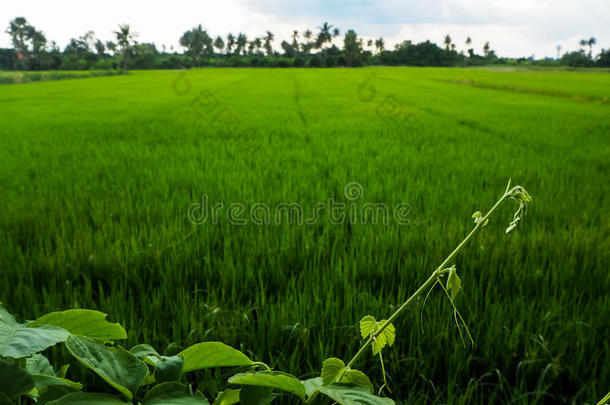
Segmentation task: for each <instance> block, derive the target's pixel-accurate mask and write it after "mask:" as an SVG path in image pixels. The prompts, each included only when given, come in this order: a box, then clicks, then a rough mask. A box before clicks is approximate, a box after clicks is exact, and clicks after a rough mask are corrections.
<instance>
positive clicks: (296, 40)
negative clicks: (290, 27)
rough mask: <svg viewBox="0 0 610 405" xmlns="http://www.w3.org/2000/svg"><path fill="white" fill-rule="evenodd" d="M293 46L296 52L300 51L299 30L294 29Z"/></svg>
mask: <svg viewBox="0 0 610 405" xmlns="http://www.w3.org/2000/svg"><path fill="white" fill-rule="evenodd" d="M292 48H293V49H294V51H295V52H297V53H298V52H299V31H297V30H294V31H292Z"/></svg>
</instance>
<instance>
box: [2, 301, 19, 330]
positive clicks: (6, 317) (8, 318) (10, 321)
mask: <svg viewBox="0 0 610 405" xmlns="http://www.w3.org/2000/svg"><path fill="white" fill-rule="evenodd" d="M0 322H2V323H6V324H7V325H16V324H17V321H16V320H15V317H14V316H13V315H11V314H10V313H9V312H8V311H7V310H6V308H4V307H3V306H2V304H0Z"/></svg>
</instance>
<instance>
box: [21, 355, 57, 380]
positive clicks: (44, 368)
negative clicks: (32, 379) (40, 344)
mask: <svg viewBox="0 0 610 405" xmlns="http://www.w3.org/2000/svg"><path fill="white" fill-rule="evenodd" d="M25 371H27V372H28V373H30V374H41V375H52V376H55V370H54V369H53V366H51V363H49V359H47V358H46V357H45V356H43V355H42V354H38V353H37V354H34V355H32V357H28V359H27V360H26V363H25Z"/></svg>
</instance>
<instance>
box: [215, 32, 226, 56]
mask: <svg viewBox="0 0 610 405" xmlns="http://www.w3.org/2000/svg"><path fill="white" fill-rule="evenodd" d="M224 47H225V41H223V39H222V37H221V36H220V35H219V36H217V37H216V39H215V40H214V48H216V49H218V53H221V52H222V50H223V49H224Z"/></svg>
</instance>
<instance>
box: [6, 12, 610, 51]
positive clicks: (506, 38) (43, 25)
mask: <svg viewBox="0 0 610 405" xmlns="http://www.w3.org/2000/svg"><path fill="white" fill-rule="evenodd" d="M4 3H5V4H3V5H2V7H1V8H0V23H3V24H5V25H8V21H9V20H10V19H12V18H13V17H15V16H25V17H26V18H27V19H28V20H29V21H30V22H31V23H32V24H34V25H35V26H36V27H38V28H39V29H41V30H42V31H44V32H45V34H46V35H47V38H49V39H50V40H55V41H56V42H57V43H58V44H59V45H60V46H62V47H63V46H64V45H65V44H66V43H67V42H68V41H69V39H70V38H71V37H78V36H82V35H83V34H84V33H85V32H86V31H88V30H93V31H95V33H96V34H97V36H98V37H99V38H101V39H103V40H110V39H112V31H113V30H114V29H115V28H116V26H117V24H119V23H129V24H131V25H132V26H133V28H134V29H135V31H137V32H138V33H139V40H140V41H143V42H154V43H156V44H157V45H158V46H161V45H166V46H167V47H168V48H169V47H170V46H174V47H175V48H179V46H178V38H179V37H180V35H181V34H182V32H184V31H185V30H186V29H189V28H191V27H193V26H195V25H197V24H202V25H203V26H204V27H205V28H207V29H208V31H209V32H211V33H212V34H213V35H217V34H221V35H223V36H225V35H226V34H227V33H229V32H233V33H236V32H238V31H243V32H245V33H246V34H248V36H250V37H254V36H257V35H259V36H260V35H262V34H263V33H264V32H265V31H266V30H271V31H273V32H274V33H275V34H276V38H279V39H280V40H281V39H288V37H289V36H290V35H291V33H292V31H293V30H294V29H297V30H299V31H300V32H302V31H303V30H305V29H306V28H310V29H312V30H313V31H314V32H315V28H316V27H317V26H319V25H321V24H322V23H323V22H324V21H328V22H329V23H330V24H333V25H334V26H336V27H338V28H339V29H340V30H341V32H344V31H346V30H347V29H348V28H352V29H355V30H356V31H357V32H358V34H359V35H361V36H363V37H364V38H366V39H368V38H375V37H379V36H383V37H384V38H385V40H386V44H388V47H391V46H393V45H394V44H395V43H397V42H400V41H403V40H407V39H410V40H413V41H423V40H425V39H430V40H432V41H433V42H437V43H439V44H440V43H442V40H443V38H444V36H445V35H446V34H449V35H450V36H451V37H452V38H453V40H454V42H455V43H456V45H457V47H458V50H464V49H465V48H466V45H465V44H464V42H465V40H466V37H467V36H470V37H472V39H473V47H474V48H476V49H477V51H478V52H481V48H482V46H483V44H484V43H485V41H490V43H491V46H492V48H493V49H495V50H496V52H497V53H498V54H499V55H501V56H530V55H535V56H536V57H544V56H553V57H554V56H555V55H556V46H557V45H561V46H562V47H563V51H566V50H574V49H577V48H578V42H579V40H580V39H582V38H589V37H591V36H594V37H595V38H597V40H598V44H597V45H596V46H595V48H594V53H595V51H596V50H597V51H599V50H600V49H601V48H610V0H579V1H566V0H426V1H413V0H402V1H398V0H378V1H373V0H336V1H320V0H311V1H307V2H305V1H293V0H249V1H248V0H223V1H220V2H219V1H214V2H213V1H207V0H206V1H201V0H173V1H171V2H165V1H143V0H131V1H127V0H106V1H104V2H99V3H97V4H98V5H93V4H96V3H91V2H83V1H82V0H81V1H78V0H57V1H48V0H20V1H10V2H4ZM3 31H4V30H3ZM279 42H280V41H276V44H275V47H276V48H278V49H279ZM9 44H10V39H9V37H8V35H7V34H5V33H3V34H2V35H0V46H9Z"/></svg>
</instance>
